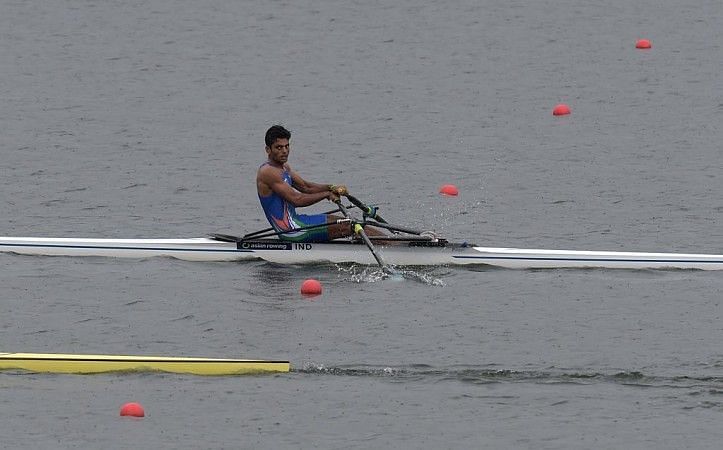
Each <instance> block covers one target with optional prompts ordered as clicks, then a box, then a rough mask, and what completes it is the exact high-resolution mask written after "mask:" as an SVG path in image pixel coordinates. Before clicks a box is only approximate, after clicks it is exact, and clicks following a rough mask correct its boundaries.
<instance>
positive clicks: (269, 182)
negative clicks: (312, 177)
mask: <svg viewBox="0 0 723 450" xmlns="http://www.w3.org/2000/svg"><path fill="white" fill-rule="evenodd" d="M292 181H293V175H292ZM258 183H259V185H260V186H259V188H260V189H259V191H260V192H261V191H262V189H261V188H263V187H264V186H266V187H268V188H269V189H271V190H272V191H274V192H275V193H276V194H278V195H280V196H281V198H283V199H284V200H286V201H287V202H289V203H291V204H292V205H294V206H295V207H303V206H309V205H313V204H315V203H318V202H320V201H322V200H324V199H329V200H331V201H334V200H336V199H338V197H337V196H336V195H335V194H334V193H333V192H331V191H330V190H329V187H328V186H325V189H318V188H317V189H316V190H315V191H313V192H299V191H297V190H295V189H293V188H292V187H291V186H289V185H288V184H286V182H284V180H283V178H282V177H281V172H280V171H278V170H275V169H273V168H272V167H263V168H261V170H260V171H259V176H258ZM313 184H314V185H316V186H324V185H320V184H317V183H313ZM261 193H262V195H263V192H261Z"/></svg>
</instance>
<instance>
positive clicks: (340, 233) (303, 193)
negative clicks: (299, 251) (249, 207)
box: [256, 125, 383, 242]
mask: <svg viewBox="0 0 723 450" xmlns="http://www.w3.org/2000/svg"><path fill="white" fill-rule="evenodd" d="M290 139H291V132H290V131H289V130H287V129H286V128H284V127H282V126H281V125H274V126H272V127H271V128H269V129H268V131H266V137H265V142H266V155H267V157H268V160H267V161H266V162H265V163H263V164H261V167H259V170H258V172H257V173H256V190H257V191H258V194H259V200H260V201H261V207H262V208H263V209H264V213H265V214H266V218H267V219H268V221H269V223H270V224H271V226H272V227H273V228H274V229H275V230H276V231H277V232H279V233H281V234H279V237H280V238H281V239H284V240H289V241H294V242H327V241H330V240H332V239H337V238H342V237H347V236H351V235H352V233H353V232H352V228H351V226H350V224H348V223H337V220H339V219H341V218H342V217H340V216H337V215H334V214H298V213H297V212H296V208H297V207H303V206H309V205H313V204H316V203H319V202H320V201H322V200H329V201H331V202H338V201H339V198H340V196H342V195H346V194H347V188H346V186H344V185H343V184H340V185H334V184H319V183H313V182H311V181H306V180H305V179H303V178H302V177H301V176H300V175H299V174H298V173H296V172H295V171H293V170H292V169H291V167H290V166H289V164H288V162H287V161H288V159H289V152H290V151H291V145H290V143H289V141H290ZM291 230H297V231H291ZM287 231H291V232H289V233H286V232H287ZM365 231H366V232H367V234H369V235H372V236H378V235H382V234H383V233H382V232H381V231H380V230H378V229H374V228H372V227H365Z"/></svg>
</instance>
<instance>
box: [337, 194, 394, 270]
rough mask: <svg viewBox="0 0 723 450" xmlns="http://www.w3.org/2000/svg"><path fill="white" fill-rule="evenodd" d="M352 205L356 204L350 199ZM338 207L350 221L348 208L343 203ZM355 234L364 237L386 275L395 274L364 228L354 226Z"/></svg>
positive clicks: (356, 224) (339, 202)
mask: <svg viewBox="0 0 723 450" xmlns="http://www.w3.org/2000/svg"><path fill="white" fill-rule="evenodd" d="M349 200H350V201H351V202H352V203H354V202H353V201H352V200H351V199H349ZM336 203H337V205H339V210H340V211H341V213H342V214H343V215H344V217H345V218H347V219H350V217H349V211H347V210H346V207H345V206H344V205H343V204H342V203H341V201H338V202H336ZM354 232H355V233H357V234H358V235H359V236H361V237H362V240H363V241H364V243H365V244H366V245H367V248H369V251H371V252H372V255H373V256H374V259H376V260H377V263H379V267H381V268H382V270H384V271H385V272H386V273H389V274H391V273H393V272H394V271H393V270H392V269H391V267H389V266H388V265H387V263H385V262H384V259H383V258H382V255H381V254H379V252H378V251H377V249H376V248H374V244H372V241H371V240H370V239H369V236H367V233H366V231H364V227H362V226H361V225H359V224H358V223H355V224H354Z"/></svg>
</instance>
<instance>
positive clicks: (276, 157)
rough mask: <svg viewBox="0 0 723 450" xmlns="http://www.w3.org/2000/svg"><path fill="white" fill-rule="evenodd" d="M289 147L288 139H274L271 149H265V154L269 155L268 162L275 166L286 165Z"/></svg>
mask: <svg viewBox="0 0 723 450" xmlns="http://www.w3.org/2000/svg"><path fill="white" fill-rule="evenodd" d="M290 150H291V147H290V145H289V140H288V139H276V140H275V141H274V143H273V144H271V147H268V146H267V147H266V154H267V155H269V161H271V162H275V163H277V164H286V161H288V159H289V151H290Z"/></svg>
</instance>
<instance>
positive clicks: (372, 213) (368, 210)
mask: <svg viewBox="0 0 723 450" xmlns="http://www.w3.org/2000/svg"><path fill="white" fill-rule="evenodd" d="M345 196H346V198H348V199H349V201H350V202H352V204H353V205H354V206H356V207H357V208H359V209H361V210H362V211H363V212H364V215H365V216H367V217H371V218H372V219H374V220H378V221H379V222H382V223H387V221H386V220H384V219H382V216H380V215H379V214H377V209H376V208H372V207H370V206H367V205H365V204H364V203H362V201H361V200H359V199H358V198H356V197H354V196H353V195H351V194H349V193H347V194H346V195H345Z"/></svg>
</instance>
